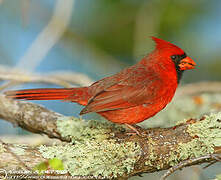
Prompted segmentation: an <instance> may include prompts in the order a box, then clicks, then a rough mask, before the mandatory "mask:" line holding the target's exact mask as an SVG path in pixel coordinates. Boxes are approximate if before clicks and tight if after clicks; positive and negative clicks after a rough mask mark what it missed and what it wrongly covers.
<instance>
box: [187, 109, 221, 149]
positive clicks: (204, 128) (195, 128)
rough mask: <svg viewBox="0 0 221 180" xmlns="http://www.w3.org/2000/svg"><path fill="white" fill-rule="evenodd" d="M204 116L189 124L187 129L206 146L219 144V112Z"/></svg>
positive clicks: (220, 118)
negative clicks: (200, 119)
mask: <svg viewBox="0 0 221 180" xmlns="http://www.w3.org/2000/svg"><path fill="white" fill-rule="evenodd" d="M204 118H205V119H203V120H202V121H198V122H196V123H194V124H190V125H189V127H188V130H187V131H188V132H189V133H190V134H191V135H192V136H193V137H198V138H197V139H198V141H200V142H202V143H203V144H204V145H205V146H207V147H214V146H221V112H219V113H217V114H213V113H212V114H210V115H209V116H205V117H204Z"/></svg>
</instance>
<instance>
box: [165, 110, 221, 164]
mask: <svg viewBox="0 0 221 180" xmlns="http://www.w3.org/2000/svg"><path fill="white" fill-rule="evenodd" d="M220 119H221V113H217V114H210V115H209V116H205V118H204V119H203V120H201V121H197V122H195V123H193V124H189V125H188V128H187V132H188V133H189V134H190V135H191V136H192V137H194V139H193V140H191V141H189V142H187V143H179V144H178V146H177V148H176V150H174V151H171V154H170V157H169V159H168V161H169V164H170V165H171V166H174V165H176V164H177V163H178V162H180V161H182V160H185V159H188V158H195V157H200V156H203V155H206V154H211V153H214V147H215V146H221V121H220Z"/></svg>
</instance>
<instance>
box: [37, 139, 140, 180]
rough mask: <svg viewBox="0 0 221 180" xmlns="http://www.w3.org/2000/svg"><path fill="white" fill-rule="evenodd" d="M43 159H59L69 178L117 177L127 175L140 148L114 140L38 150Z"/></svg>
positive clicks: (41, 147) (42, 147) (44, 147)
mask: <svg viewBox="0 0 221 180" xmlns="http://www.w3.org/2000/svg"><path fill="white" fill-rule="evenodd" d="M39 151H40V152H41V153H42V155H43V157H44V158H47V159H51V158H54V157H56V158H58V159H61V160H62V161H63V164H64V168H65V170H68V172H69V173H71V175H72V176H94V177H99V176H102V177H117V176H118V175H122V174H124V173H130V172H131V171H132V170H133V168H134V164H135V162H136V159H138V156H140V152H141V150H140V147H139V146H137V145H135V144H134V143H131V142H125V143H117V142H115V140H113V139H112V140H103V141H86V142H84V143H81V142H78V143H76V144H75V145H72V144H64V145H56V146H52V147H46V146H40V147H39Z"/></svg>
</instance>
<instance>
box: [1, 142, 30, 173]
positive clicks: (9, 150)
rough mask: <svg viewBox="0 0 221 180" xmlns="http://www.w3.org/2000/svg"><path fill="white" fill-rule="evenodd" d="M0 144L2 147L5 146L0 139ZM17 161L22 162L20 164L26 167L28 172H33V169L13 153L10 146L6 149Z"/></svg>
mask: <svg viewBox="0 0 221 180" xmlns="http://www.w3.org/2000/svg"><path fill="white" fill-rule="evenodd" d="M0 143H1V144H2V145H4V144H5V143H4V142H3V141H2V140H1V139H0ZM4 148H5V149H6V150H7V151H8V152H9V153H10V154H11V155H12V156H13V157H14V158H15V159H17V161H18V162H20V164H21V165H22V167H24V168H25V169H26V170H29V171H31V169H30V168H29V167H28V166H27V165H26V164H25V163H24V162H23V161H22V160H21V159H20V158H19V157H18V156H17V155H16V154H15V153H14V152H12V151H11V149H9V147H8V146H5V147H4Z"/></svg>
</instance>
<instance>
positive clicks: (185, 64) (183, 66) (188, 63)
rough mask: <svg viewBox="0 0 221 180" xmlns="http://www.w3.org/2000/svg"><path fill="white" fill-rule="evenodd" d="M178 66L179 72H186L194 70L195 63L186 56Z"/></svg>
mask: <svg viewBox="0 0 221 180" xmlns="http://www.w3.org/2000/svg"><path fill="white" fill-rule="evenodd" d="M178 66H179V68H180V70H188V69H194V68H195V66H196V63H195V62H194V61H193V60H192V59H191V58H190V57H188V56H187V57H185V58H184V59H182V60H181V61H180V63H179V65H178Z"/></svg>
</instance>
